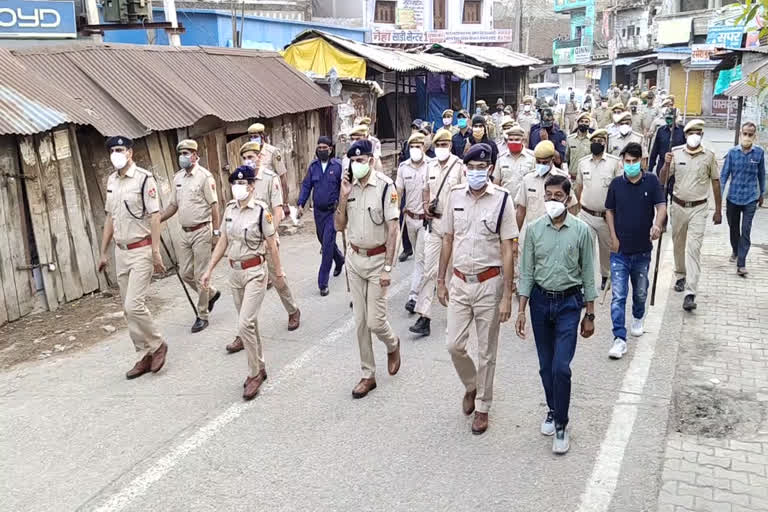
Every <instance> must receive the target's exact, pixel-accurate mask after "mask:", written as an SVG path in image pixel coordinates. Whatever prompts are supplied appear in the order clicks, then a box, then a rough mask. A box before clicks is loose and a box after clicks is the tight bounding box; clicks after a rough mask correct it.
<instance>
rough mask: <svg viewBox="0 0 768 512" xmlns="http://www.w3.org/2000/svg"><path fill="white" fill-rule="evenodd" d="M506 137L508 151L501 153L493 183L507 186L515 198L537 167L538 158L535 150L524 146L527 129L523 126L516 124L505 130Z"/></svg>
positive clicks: (511, 197) (510, 195) (511, 195)
mask: <svg viewBox="0 0 768 512" xmlns="http://www.w3.org/2000/svg"><path fill="white" fill-rule="evenodd" d="M504 137H505V139H506V141H507V143H506V150H507V152H506V153H505V154H504V155H503V156H502V155H501V154H499V155H500V156H499V159H498V161H497V163H496V166H497V167H498V169H495V170H494V172H493V183H494V184H496V185H499V186H501V187H503V188H505V189H506V190H507V192H509V197H510V199H514V197H515V196H517V191H518V190H520V184H521V183H522V182H523V178H524V177H525V176H526V175H527V174H528V173H531V172H533V170H534V168H535V167H536V158H535V157H534V156H533V151H531V150H530V149H528V148H526V147H525V146H524V143H523V139H524V138H525V130H523V127H522V126H520V125H515V126H513V127H512V128H510V129H508V130H507V131H506V132H504Z"/></svg>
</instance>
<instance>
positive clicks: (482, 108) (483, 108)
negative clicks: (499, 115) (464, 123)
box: [472, 100, 496, 140]
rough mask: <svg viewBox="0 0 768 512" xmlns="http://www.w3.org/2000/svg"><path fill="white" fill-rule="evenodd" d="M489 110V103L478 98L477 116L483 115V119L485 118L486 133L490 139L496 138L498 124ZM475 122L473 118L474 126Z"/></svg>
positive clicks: (476, 103)
mask: <svg viewBox="0 0 768 512" xmlns="http://www.w3.org/2000/svg"><path fill="white" fill-rule="evenodd" d="M488 110H489V108H488V104H487V103H486V102H485V100H477V101H476V102H475V116H477V115H481V116H483V119H485V129H486V135H488V138H489V139H490V140H495V138H496V125H495V124H494V123H493V118H491V116H490V114H488ZM474 124H475V122H474V120H473V121H472V125H473V126H474Z"/></svg>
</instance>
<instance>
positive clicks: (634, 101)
mask: <svg viewBox="0 0 768 512" xmlns="http://www.w3.org/2000/svg"><path fill="white" fill-rule="evenodd" d="M646 96H648V95H647V94H646ZM633 105H640V98H632V99H631V100H629V101H628V102H627V106H629V107H631V106H633Z"/></svg>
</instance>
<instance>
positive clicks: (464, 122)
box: [457, 117, 467, 130]
mask: <svg viewBox="0 0 768 512" xmlns="http://www.w3.org/2000/svg"><path fill="white" fill-rule="evenodd" d="M457 125H458V127H459V128H461V129H462V130H463V129H464V128H466V127H467V120H466V119H465V118H463V117H460V118H459V120H458V122H457Z"/></svg>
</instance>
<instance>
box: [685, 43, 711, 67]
mask: <svg viewBox="0 0 768 512" xmlns="http://www.w3.org/2000/svg"><path fill="white" fill-rule="evenodd" d="M714 53H715V45H713V44H692V45H691V67H695V66H709V65H710V64H711V63H712V61H711V60H710V56H712V55H714Z"/></svg>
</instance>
